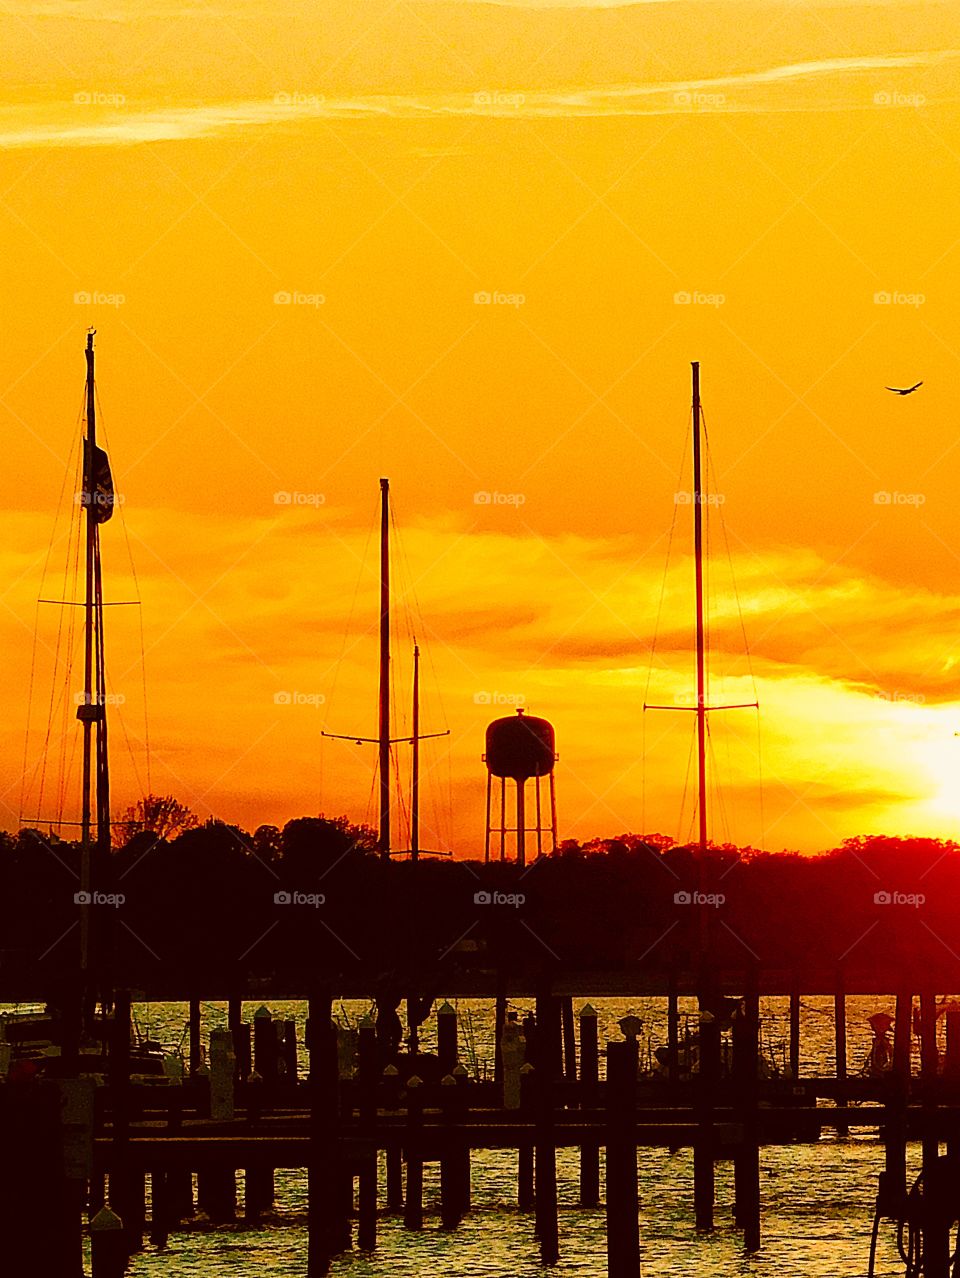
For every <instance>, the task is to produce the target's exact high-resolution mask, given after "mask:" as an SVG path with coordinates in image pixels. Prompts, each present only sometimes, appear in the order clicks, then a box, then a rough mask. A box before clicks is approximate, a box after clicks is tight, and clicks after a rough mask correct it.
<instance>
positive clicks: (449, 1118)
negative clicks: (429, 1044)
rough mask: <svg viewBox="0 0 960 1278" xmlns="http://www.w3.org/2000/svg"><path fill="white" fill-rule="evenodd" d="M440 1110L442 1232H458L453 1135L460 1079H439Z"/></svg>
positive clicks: (458, 1203) (457, 1191)
mask: <svg viewBox="0 0 960 1278" xmlns="http://www.w3.org/2000/svg"><path fill="white" fill-rule="evenodd" d="M440 1092H441V1095H440V1108H441V1110H442V1113H443V1120H444V1132H443V1137H442V1140H443V1145H442V1148H441V1153H440V1224H441V1227H442V1228H443V1229H456V1227H457V1225H458V1224H459V1223H460V1215H461V1211H460V1201H459V1200H460V1183H459V1166H458V1163H457V1157H456V1155H457V1151H456V1149H455V1147H454V1139H455V1138H454V1132H455V1124H456V1121H457V1080H456V1079H455V1078H454V1077H453V1075H452V1074H444V1076H443V1078H441V1080H440Z"/></svg>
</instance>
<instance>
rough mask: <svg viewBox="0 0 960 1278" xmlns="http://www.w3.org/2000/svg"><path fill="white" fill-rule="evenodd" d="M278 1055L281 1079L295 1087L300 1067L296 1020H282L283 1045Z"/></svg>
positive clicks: (289, 1085)
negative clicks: (281, 1066) (281, 1069)
mask: <svg viewBox="0 0 960 1278" xmlns="http://www.w3.org/2000/svg"><path fill="white" fill-rule="evenodd" d="M280 1055H281V1063H282V1065H283V1071H282V1077H283V1081H284V1083H285V1084H286V1085H287V1086H288V1087H296V1085H297V1079H298V1077H299V1067H300V1060H299V1055H300V1054H299V1051H298V1049H297V1022H296V1021H284V1022H283V1045H282V1047H281V1052H280Z"/></svg>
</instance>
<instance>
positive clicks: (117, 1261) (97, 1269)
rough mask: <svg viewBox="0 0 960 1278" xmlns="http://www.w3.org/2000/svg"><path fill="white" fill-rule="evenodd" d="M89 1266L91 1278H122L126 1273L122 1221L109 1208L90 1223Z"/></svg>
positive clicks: (102, 1209)
mask: <svg viewBox="0 0 960 1278" xmlns="http://www.w3.org/2000/svg"><path fill="white" fill-rule="evenodd" d="M90 1264H91V1274H92V1278H123V1275H124V1274H125V1273H126V1272H127V1244H126V1240H125V1238H124V1229H123V1221H122V1220H121V1219H120V1217H119V1216H118V1215H117V1214H116V1212H113V1211H111V1210H110V1208H109V1207H101V1208H100V1210H99V1211H98V1212H97V1214H96V1215H95V1216H94V1218H93V1219H92V1220H91V1221H90ZM81 1272H82V1271H81Z"/></svg>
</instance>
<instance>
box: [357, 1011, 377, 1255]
mask: <svg viewBox="0 0 960 1278" xmlns="http://www.w3.org/2000/svg"><path fill="white" fill-rule="evenodd" d="M359 1031H360V1032H359V1042H358V1047H357V1073H358V1083H359V1110H358V1118H359V1134H360V1135H361V1136H362V1137H363V1138H364V1139H366V1140H368V1141H370V1142H371V1144H372V1146H373V1153H372V1156H371V1157H369V1158H364V1160H363V1164H362V1166H361V1168H360V1171H359V1174H358V1180H359V1191H358V1213H359V1221H358V1225H357V1243H358V1245H359V1247H360V1248H361V1250H362V1251H373V1250H374V1248H375V1247H376V1245H377V1171H378V1164H377V1141H376V1128H377V1084H378V1082H379V1078H380V1070H379V1067H378V1062H377V1028H376V1026H375V1025H374V1023H373V1021H372V1020H371V1019H370V1017H369V1016H365V1017H363V1019H362V1020H361V1021H360V1026H359Z"/></svg>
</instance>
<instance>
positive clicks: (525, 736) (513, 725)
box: [483, 710, 557, 865]
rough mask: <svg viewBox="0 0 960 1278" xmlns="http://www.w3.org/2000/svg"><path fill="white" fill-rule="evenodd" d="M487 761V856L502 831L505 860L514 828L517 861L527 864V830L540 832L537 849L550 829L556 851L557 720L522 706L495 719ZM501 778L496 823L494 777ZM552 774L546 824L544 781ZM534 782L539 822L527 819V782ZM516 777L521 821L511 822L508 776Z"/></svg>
mask: <svg viewBox="0 0 960 1278" xmlns="http://www.w3.org/2000/svg"><path fill="white" fill-rule="evenodd" d="M483 759H484V762H485V763H486V765H487V834H486V843H485V847H484V859H485V860H486V861H489V860H490V836H491V834H498V835H499V836H500V860H501V861H505V860H506V856H507V835H508V834H515V835H516V840H517V864H518V865H526V836H527V835H528V834H535V835H536V838H537V855H538V856H539V855H540V854H542V852H543V836H544V833H545V832H547V831H549V833H550V838H551V849H550V850H551V851H554V852H555V851H556V848H557V793H556V786H555V783H554V776H553V766H554V764H555V763H556V761H557V752H556V739H555V737H554V731H553V724H552V723H548V722H547V720H546V719H537V718H535V717H534V716H533V715H529V714H524V713H523V711H522V710H518V711H517V713H516V717H515V718H514V717H511V718H506V719H494V721H493V723H491V724H490V726H489V727H488V728H487V750H486V754H484V756H483ZM494 777H498V778H499V780H500V822H499V824H498V825H492V824H491V815H492V812H491V804H492V797H493V778H494ZM544 777H549V778H550V819H549V824H547V825H544V818H543V806H542V803H541V794H540V782H541V780H542V778H544ZM531 778H532V779H533V781H534V783H535V790H534V797H535V812H534V815H535V824H534V825H530V826H528V825H527V815H526V802H525V799H526V793H525V791H526V784H527V782H528V781H529V780H530V779H531ZM508 780H510V781H515V782H516V795H517V799H516V806H515V810H514V812H515V818H516V824H515V825H512V826H508V825H507V781H508Z"/></svg>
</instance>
